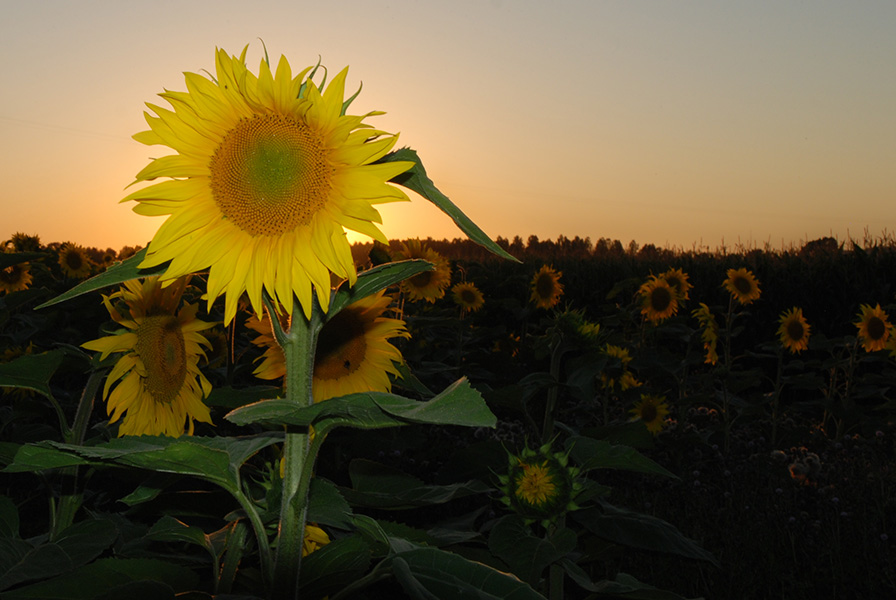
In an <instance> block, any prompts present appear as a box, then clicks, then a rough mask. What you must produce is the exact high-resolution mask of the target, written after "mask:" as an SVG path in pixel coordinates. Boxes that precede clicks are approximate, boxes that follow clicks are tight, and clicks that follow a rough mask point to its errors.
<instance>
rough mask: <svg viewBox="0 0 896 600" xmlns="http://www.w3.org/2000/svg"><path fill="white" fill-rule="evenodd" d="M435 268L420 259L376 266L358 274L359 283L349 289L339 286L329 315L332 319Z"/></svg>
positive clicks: (346, 286) (331, 302) (332, 300)
mask: <svg viewBox="0 0 896 600" xmlns="http://www.w3.org/2000/svg"><path fill="white" fill-rule="evenodd" d="M432 268H433V265H432V263H429V262H427V261H425V260H420V259H411V260H403V261H398V262H393V263H387V264H384V265H379V266H376V267H374V268H372V269H370V270H367V271H364V272H362V273H359V274H358V281H357V282H355V285H353V286H351V287H349V286H348V285H347V284H343V285H341V286H339V289H338V290H336V293H335V294H333V297H332V299H331V300H330V310H329V311H328V313H327V315H328V316H329V317H332V316H333V315H335V314H336V313H337V312H339V311H340V310H342V309H343V308H345V307H346V306H348V305H349V304H351V303H352V302H356V301H358V300H360V299H361V298H366V297H367V296H370V295H373V294H376V293H377V292H379V291H381V290H384V289H386V288H387V287H389V286H390V285H396V284H398V283H401V282H402V281H404V280H405V279H408V278H409V277H413V276H414V275H417V274H418V273H422V272H423V271H429V270H431V269H432Z"/></svg>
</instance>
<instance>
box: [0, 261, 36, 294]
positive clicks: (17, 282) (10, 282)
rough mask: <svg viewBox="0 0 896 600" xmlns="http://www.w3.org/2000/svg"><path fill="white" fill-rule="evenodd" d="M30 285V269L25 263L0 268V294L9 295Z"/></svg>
mask: <svg viewBox="0 0 896 600" xmlns="http://www.w3.org/2000/svg"><path fill="white" fill-rule="evenodd" d="M30 285H31V267H30V266H29V264H28V263H27V262H23V263H19V264H16V265H10V266H8V267H5V268H0V292H3V293H5V294H11V293H12V292H20V291H22V290H27V289H28V287H29V286H30Z"/></svg>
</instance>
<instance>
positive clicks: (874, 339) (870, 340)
mask: <svg viewBox="0 0 896 600" xmlns="http://www.w3.org/2000/svg"><path fill="white" fill-rule="evenodd" d="M859 309H860V310H859V313H858V315H857V316H858V317H859V320H858V321H856V323H855V326H856V327H857V328H858V330H859V337H860V338H862V347H863V348H865V351H866V352H876V351H878V350H883V349H884V348H885V347H886V346H887V339H889V337H890V327H891V326H890V322H889V320H888V319H887V313H886V311H884V310H883V309H882V308H881V307H880V304H877V305H876V306H875V307H874V308H871V305H869V304H862V305H861V306H860V307H859Z"/></svg>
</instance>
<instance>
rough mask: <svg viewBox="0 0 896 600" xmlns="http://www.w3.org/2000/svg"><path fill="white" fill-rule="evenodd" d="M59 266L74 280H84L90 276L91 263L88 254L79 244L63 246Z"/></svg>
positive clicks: (60, 251)
mask: <svg viewBox="0 0 896 600" xmlns="http://www.w3.org/2000/svg"><path fill="white" fill-rule="evenodd" d="M59 266H60V267H62V273H63V275H65V276H66V277H70V278H72V279H84V278H85V277H87V276H88V275H90V267H91V262H90V259H89V258H88V257H87V252H86V251H85V250H84V248H82V247H81V246H78V245H77V244H71V243H69V244H63V245H62V248H61V249H60V250H59Z"/></svg>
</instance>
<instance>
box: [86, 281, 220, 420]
mask: <svg viewBox="0 0 896 600" xmlns="http://www.w3.org/2000/svg"><path fill="white" fill-rule="evenodd" d="M188 280H189V278H188V277H185V278H182V279H178V280H176V281H174V282H173V283H172V284H171V285H169V286H167V287H165V288H163V287H162V283H161V282H160V281H159V278H158V277H148V278H146V279H144V280H143V282H142V283H141V282H140V281H139V280H132V281H127V282H125V283H124V284H123V285H122V287H121V289H120V291H118V292H116V293H114V294H112V295H111V296H103V303H104V304H105V305H106V309H107V310H108V311H109V315H110V316H111V317H112V320H113V321H115V322H116V323H118V324H119V325H121V326H122V327H123V329H120V330H119V331H117V332H116V333H115V335H111V336H107V337H104V338H100V339H98V340H93V341H90V342H86V343H84V344H82V347H84V348H87V349H88V350H95V351H98V352H101V355H100V360H103V359H105V358H106V357H107V356H109V355H110V354H113V353H121V357H120V358H119V359H118V361H117V362H116V363H115V366H114V367H113V368H112V371H111V372H110V373H109V375H108V377H107V378H106V385H105V387H104V388H103V398H105V400H106V408H107V412H108V414H109V415H110V417H111V419H110V422H112V423H115V422H118V421H121V424H120V426H119V428H118V435H119V436H123V435H167V436H171V437H178V436H181V435H183V434H184V433H186V434H187V435H192V433H193V427H194V421H200V422H203V423H211V416H210V414H209V410H208V407H207V406H206V405H205V404H204V403H203V399H204V398H205V397H206V396H208V394H209V393H210V392H211V388H212V386H211V384H210V383H209V382H208V380H207V379H206V378H205V376H204V375H203V374H202V373H201V372H200V370H199V366H198V363H199V359H200V358H202V357H204V350H203V347H206V348H207V347H209V346H210V344H209V342H208V341H207V340H206V339H205V337H204V336H203V335H202V333H201V332H202V331H204V330H207V329H209V328H211V327H214V325H215V324H214V323H206V322H204V321H200V320H198V319H196V312H197V310H198V308H199V307H198V305H196V304H184V305H183V306H182V307H181V306H180V301H181V297H182V296H183V293H184V291H185V290H186V288H187V285H188ZM113 301H121V302H123V306H122V307H121V308H119V307H117V306H114V305H113ZM179 307H180V308H179ZM125 310H126V313H124V312H123V311H125Z"/></svg>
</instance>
